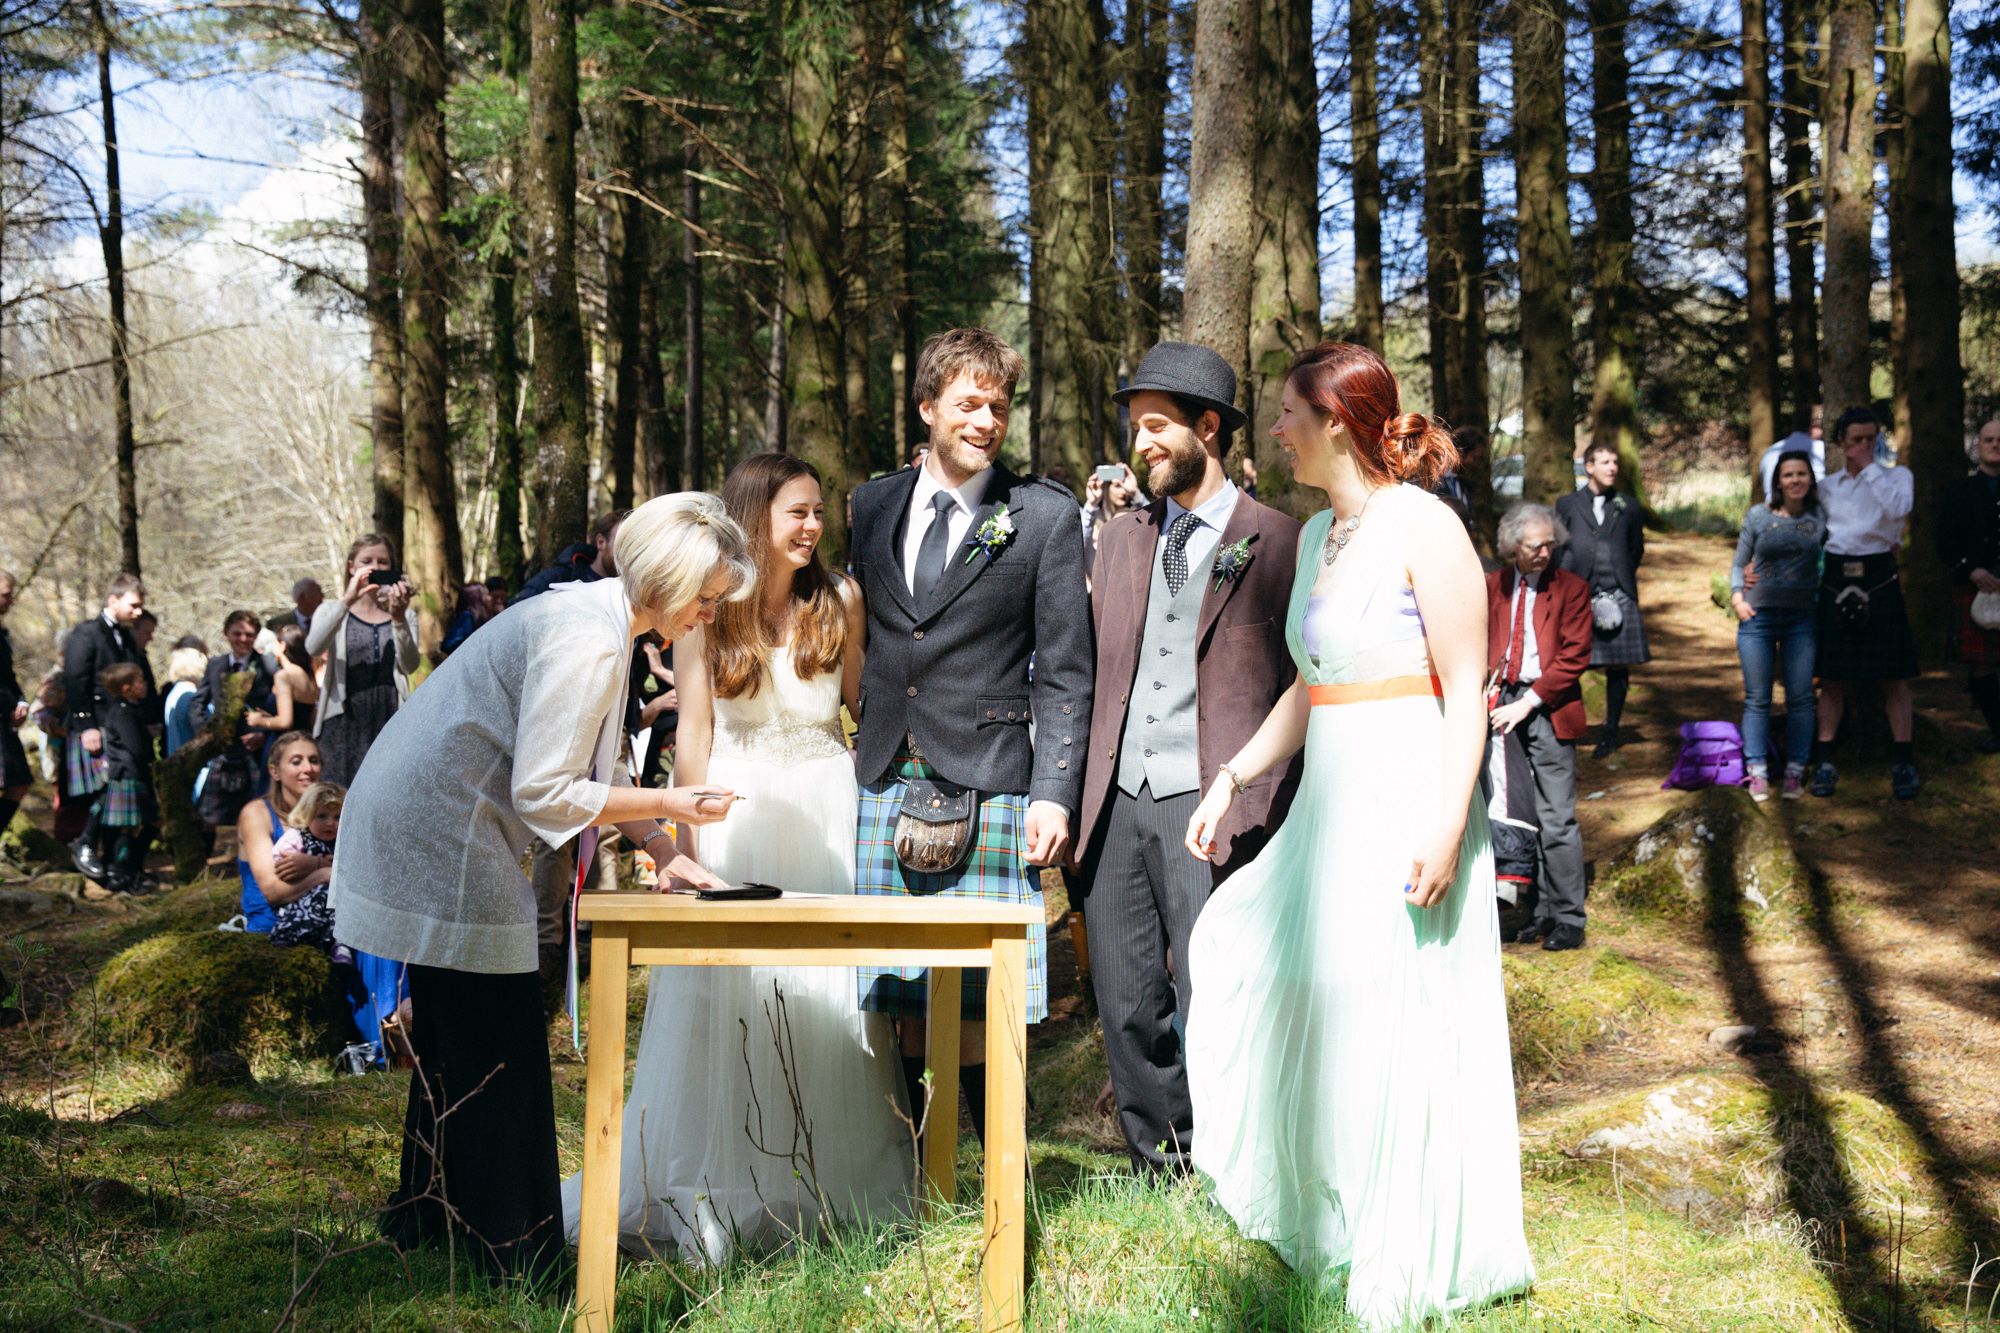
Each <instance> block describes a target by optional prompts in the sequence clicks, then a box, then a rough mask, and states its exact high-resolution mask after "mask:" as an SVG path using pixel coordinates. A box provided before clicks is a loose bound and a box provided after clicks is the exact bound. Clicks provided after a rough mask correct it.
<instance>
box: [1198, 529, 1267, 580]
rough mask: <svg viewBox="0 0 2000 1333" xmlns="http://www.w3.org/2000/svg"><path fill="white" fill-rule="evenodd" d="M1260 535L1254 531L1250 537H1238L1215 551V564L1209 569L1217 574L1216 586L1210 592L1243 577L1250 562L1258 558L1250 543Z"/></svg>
mask: <svg viewBox="0 0 2000 1333" xmlns="http://www.w3.org/2000/svg"><path fill="white" fill-rule="evenodd" d="M1259 535H1260V534H1258V533H1255V532H1253V533H1251V534H1250V535H1249V536H1248V537H1238V538H1237V539H1236V540H1235V541H1233V542H1231V543H1229V545H1227V546H1225V547H1223V548H1222V549H1221V550H1219V551H1217V552H1216V553H1215V564H1214V566H1213V567H1211V568H1210V570H1209V573H1211V574H1213V575H1215V586H1214V587H1213V588H1210V589H1209V591H1210V592H1220V591H1222V585H1223V584H1225V583H1234V582H1236V580H1238V579H1240V578H1242V577H1243V571H1244V570H1246V569H1248V568H1250V562H1251V561H1252V560H1254V559H1256V557H1255V556H1253V555H1251V554H1250V543H1251V542H1254V541H1256V540H1257V538H1258V536H1259Z"/></svg>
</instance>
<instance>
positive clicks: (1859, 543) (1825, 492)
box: [1819, 463, 1916, 555]
mask: <svg viewBox="0 0 2000 1333" xmlns="http://www.w3.org/2000/svg"><path fill="white" fill-rule="evenodd" d="M1819 502H1820V505H1821V507H1822V508H1824V509H1825V510H1826V552H1827V554H1828V555H1881V554H1883V553H1884V552H1889V551H1894V550H1895V549H1896V548H1897V547H1899V546H1901V545H1902V544H1903V524H1904V523H1905V522H1906V521H1907V520H1908V519H1909V517H1910V510H1911V509H1913V508H1915V507H1916V479H1915V478H1914V477H1912V476H1911V475H1910V470H1909V469H1908V468H1906V467H1894V468H1891V467H1883V466H1882V465H1881V464H1880V463H1870V464H1869V465H1868V466H1867V467H1865V468H1862V469H1861V471H1860V473H1859V474H1858V475H1857V474H1855V473H1851V472H1849V471H1848V470H1847V469H1846V468H1841V469H1840V470H1839V471H1838V472H1831V473H1828V474H1827V476H1826V479H1825V480H1824V481H1822V482H1820V484H1819Z"/></svg>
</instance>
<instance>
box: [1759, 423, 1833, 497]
mask: <svg viewBox="0 0 2000 1333" xmlns="http://www.w3.org/2000/svg"><path fill="white" fill-rule="evenodd" d="M1789 453H1805V454H1811V455H1812V470H1813V480H1815V481H1817V480H1819V479H1820V478H1822V477H1824V476H1826V441H1825V440H1815V439H1814V438H1813V437H1812V436H1810V435H1808V434H1806V433H1805V432H1804V431H1802V430H1795V431H1793V432H1792V433H1791V434H1790V435H1787V436H1786V437H1785V438H1784V439H1782V440H1779V441H1778V442H1777V443H1776V444H1774V445H1772V446H1771V447H1770V448H1768V449H1766V450H1765V451H1764V456H1763V457H1762V458H1760V459H1758V460H1757V470H1758V471H1759V472H1761V473H1762V474H1763V476H1764V494H1765V495H1769V494H1770V493H1771V485H1772V482H1771V475H1772V474H1773V473H1774V472H1776V471H1777V470H1778V460H1779V459H1780V458H1782V457H1784V456H1785V455H1786V454H1789Z"/></svg>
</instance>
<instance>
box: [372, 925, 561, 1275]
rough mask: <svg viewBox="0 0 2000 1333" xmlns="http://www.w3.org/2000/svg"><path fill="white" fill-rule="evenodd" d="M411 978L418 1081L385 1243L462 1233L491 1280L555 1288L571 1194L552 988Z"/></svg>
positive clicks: (423, 971) (472, 976)
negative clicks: (554, 1063) (559, 1147)
mask: <svg viewBox="0 0 2000 1333" xmlns="http://www.w3.org/2000/svg"><path fill="white" fill-rule="evenodd" d="M409 978H410V1008H411V1023H410V1026H411V1033H410V1037H411V1045H412V1046H413V1047H414V1048H415V1051H416V1057H417V1070H416V1072H415V1073H413V1074H412V1075H411V1078H410V1104H409V1109H408V1111H407V1112H406V1113H405V1115H404V1118H403V1170H402V1183H401V1186H400V1187H399V1188H398V1189H397V1191H396V1194H395V1197H394V1198H392V1199H391V1200H390V1204H389V1210H388V1212H387V1213H386V1214H385V1215H384V1217H383V1220H382V1231H383V1234H384V1235H386V1236H388V1237H389V1238H390V1239H391V1240H393V1241H395V1242H396V1243H397V1244H398V1245H401V1246H403V1247H404V1248H406V1249H409V1248H415V1247H416V1246H417V1245H419V1244H422V1243H426V1242H429V1243H433V1244H435V1243H438V1242H439V1241H441V1240H442V1238H443V1237H444V1235H445V1232H446V1229H447V1225H450V1226H451V1228H452V1229H453V1230H455V1231H456V1233H457V1237H458V1243H459V1244H461V1245H464V1246H465V1248H466V1250H467V1252H468V1253H469V1254H470V1255H471V1257H472V1259H473V1261H474V1263H476V1264H477V1265H478V1266H479V1267H480V1268H481V1269H483V1270H484V1271H485V1272H487V1273H488V1274H491V1275H493V1276H496V1277H500V1276H507V1275H511V1274H518V1275H521V1276H524V1277H527V1278H529V1279H530V1280H533V1281H537V1282H552V1281H554V1280H555V1279H556V1278H557V1277H558V1276H559V1272H560V1266H561V1263H562V1259H563V1225H562V1193H561V1182H560V1178H559V1175H558V1168H557V1164H556V1114H555V1099H554V1095H553V1093H552V1091H551V1088H550V1074H549V1044H548V1019H547V1013H546V1011H545V1010H544V1009H543V1007H542V986H541V981H540V978H539V977H538V976H537V975H536V974H535V973H533V972H523V973H519V974H513V973H509V974H505V975H487V974H481V973H476V972H455V971H451V970H449V969H446V968H437V967H420V966H417V965H415V964H412V965H411V966H410V969H409Z"/></svg>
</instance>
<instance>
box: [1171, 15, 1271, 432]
mask: <svg viewBox="0 0 2000 1333" xmlns="http://www.w3.org/2000/svg"><path fill="white" fill-rule="evenodd" d="M1261 8H1262V5H1261V4H1260V3H1258V0H1196V3H1195V28H1194V90H1193V118H1192V119H1193V130H1192V140H1191V143H1190V146H1189V151H1188V221H1187V263H1186V270H1185V273H1186V277H1185V281H1184V286H1185V290H1186V295H1185V297H1184V299H1183V311H1184V313H1183V316H1182V333H1181V336H1182V337H1183V338H1184V339H1185V340H1186V341H1188V342H1191V343H1199V344H1201V345H1202V346H1203V347H1209V348H1213V349H1214V350H1215V351H1216V352H1219V353H1220V354H1221V355H1222V359H1223V360H1225V361H1227V362H1228V363H1229V366H1230V369H1232V370H1234V371H1235V372H1236V384H1237V401H1238V402H1239V403H1242V402H1243V401H1245V393H1244V388H1245V385H1246V384H1247V382H1248V379H1249V374H1248V370H1249V360H1250V273H1251V264H1252V260H1253V259H1254V257H1255V254H1256V247H1257V235H1256V219H1255V216H1254V214H1253V212H1252V210H1251V208H1250V207H1249V204H1250V202H1251V201H1252V200H1253V199H1254V198H1255V195H1254V193H1253V192H1254V191H1255V189H1256V188H1257V119H1256V117H1255V116H1254V115H1249V114H1245V112H1246V109H1247V108H1246V106H1245V97H1244V90H1245V89H1247V88H1255V87H1257V86H1258V85H1257V69H1258V65H1259V62H1260V59H1261V57H1260V54H1259V47H1258V32H1257V28H1258V19H1259V17H1260V15H1259V10H1260V9H1261Z"/></svg>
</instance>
